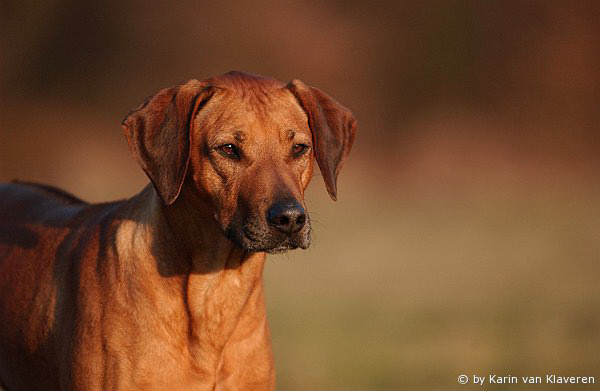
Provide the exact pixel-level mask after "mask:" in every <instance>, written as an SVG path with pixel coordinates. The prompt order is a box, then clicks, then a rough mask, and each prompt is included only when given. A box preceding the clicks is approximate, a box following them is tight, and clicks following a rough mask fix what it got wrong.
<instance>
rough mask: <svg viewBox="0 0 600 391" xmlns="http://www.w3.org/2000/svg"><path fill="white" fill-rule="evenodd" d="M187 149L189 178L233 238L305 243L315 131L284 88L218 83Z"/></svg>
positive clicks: (259, 243) (267, 244)
mask: <svg viewBox="0 0 600 391" xmlns="http://www.w3.org/2000/svg"><path fill="white" fill-rule="evenodd" d="M259 87H260V88H259ZM191 150H192V152H191V154H190V166H189V168H188V170H189V171H190V175H191V176H192V178H193V184H194V186H195V187H196V190H197V191H198V192H199V193H201V194H206V195H207V196H208V198H210V200H211V203H212V206H213V208H214V214H215V218H216V219H217V221H218V222H219V225H220V226H221V227H222V229H223V232H224V233H225V234H226V235H227V236H228V237H229V238H230V239H231V240H233V241H234V242H236V243H237V244H238V245H240V246H241V247H243V248H244V249H246V250H248V251H268V252H281V251H285V250H288V249H293V248H297V247H301V248H307V247H308V245H309V243H310V223H309V219H308V215H307V213H306V208H305V205H304V201H303V199H304V189H305V188H306V186H307V185H308V182H309V180H310V178H311V175H312V166H313V163H312V162H313V159H312V156H313V153H312V138H311V132H310V129H309V127H308V121H307V116H306V113H305V112H304V111H303V110H302V108H301V106H300V105H299V104H298V103H297V101H296V99H295V98H294V96H293V95H292V93H291V92H290V91H289V90H287V89H286V88H282V87H280V86H278V85H271V84H269V83H261V84H259V86H255V87H254V88H243V86H240V85H236V84H234V83H230V84H227V85H226V86H224V87H217V88H216V91H215V92H214V94H213V96H212V98H211V99H210V100H209V101H208V102H207V103H206V105H205V106H204V107H203V108H202V110H200V111H199V112H198V114H197V116H196V118H195V120H194V122H193V124H192V145H191Z"/></svg>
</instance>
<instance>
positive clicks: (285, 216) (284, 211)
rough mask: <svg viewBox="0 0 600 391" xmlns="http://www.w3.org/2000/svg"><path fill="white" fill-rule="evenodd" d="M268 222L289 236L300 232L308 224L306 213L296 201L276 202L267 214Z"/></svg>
mask: <svg viewBox="0 0 600 391" xmlns="http://www.w3.org/2000/svg"><path fill="white" fill-rule="evenodd" d="M267 221H268V222H269V224H271V225H272V226H273V227H275V228H277V229H278V230H280V231H283V232H285V233H288V234H292V233H295V232H298V231H300V229H302V227H304V223H306V212H305V211H304V208H303V207H302V205H300V204H299V203H298V201H296V200H287V201H282V202H276V203H274V204H273V205H271V207H270V208H269V211H268V212H267Z"/></svg>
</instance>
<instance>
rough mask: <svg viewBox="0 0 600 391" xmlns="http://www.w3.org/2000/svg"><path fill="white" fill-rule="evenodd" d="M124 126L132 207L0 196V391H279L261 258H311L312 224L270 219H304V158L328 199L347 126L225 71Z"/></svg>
mask: <svg viewBox="0 0 600 391" xmlns="http://www.w3.org/2000/svg"><path fill="white" fill-rule="evenodd" d="M123 125H124V129H125V134H126V136H127V140H128V142H129V145H130V147H131V150H132V153H133V155H134V157H135V159H136V160H137V161H138V163H139V164H140V166H141V167H142V169H143V170H144V171H145V172H146V174H147V175H148V177H149V178H150V180H151V181H152V184H151V185H148V186H147V187H146V188H145V189H144V190H143V191H142V192H140V193H139V194H137V195H136V196H134V197H132V198H130V199H127V200H124V201H119V202H112V203H105V204H87V203H85V202H83V201H81V200H79V199H77V198H75V197H73V196H71V195H69V194H68V193H65V192H64V191H62V190H59V189H54V188H52V187H49V186H42V185H35V184H26V183H13V184H6V185H0V319H2V321H0V382H1V384H3V385H4V387H6V388H7V389H8V390H11V391H16V390H91V389H104V390H167V389H168V390H271V389H274V387H275V375H274V364H273V354H272V352H271V346H270V339H269V329H268V325H267V320H266V312H265V303H264V287H263V280H262V271H263V267H264V262H265V252H281V251H287V250H290V249H293V248H297V247H302V248H306V247H308V244H309V242H310V225H309V222H308V218H307V216H306V222H305V221H304V218H302V219H300V218H297V219H296V220H294V224H295V225H294V224H291V223H290V224H291V225H285V224H286V223H288V221H287V220H285V219H284V220H276V219H274V218H273V217H272V215H274V214H276V213H278V212H277V211H279V210H280V209H281V208H284V209H285V208H288V209H285V213H288V212H289V210H292V209H293V211H295V212H294V213H301V216H304V207H305V205H304V201H303V198H304V190H305V189H306V186H307V185H308V182H309V181H310V178H311V176H312V171H313V156H314V157H315V158H316V161H317V162H318V164H319V166H320V168H321V171H322V172H323V178H324V180H325V182H326V185H327V189H328V191H329V192H330V194H331V196H332V198H335V196H336V185H335V181H336V177H337V174H338V172H339V169H340V167H341V164H342V162H343V160H344V159H345V157H346V156H347V154H348V153H349V151H350V147H351V145H352V140H353V137H354V132H355V120H354V118H353V117H352V114H351V113H350V112H349V111H348V110H347V109H345V108H344V107H343V106H341V105H340V104H339V103H337V102H335V101H334V100H333V99H331V98H330V97H328V96H327V95H325V94H323V93H322V92H321V91H319V90H317V89H314V88H312V87H307V86H306V85H304V84H303V83H302V82H300V81H294V82H292V83H290V84H289V85H287V86H286V85H283V84H281V83H280V82H278V81H276V80H273V79H267V78H262V77H258V76H254V75H248V74H244V73H240V72H232V73H229V74H226V75H223V76H219V77H215V78H212V79H208V80H205V81H202V82H200V81H196V80H192V81H190V82H188V83H185V84H182V85H180V86H177V87H172V88H168V89H164V90H161V91H160V92H158V93H157V94H156V95H154V96H153V97H151V98H150V99H148V100H147V101H146V102H145V103H144V104H143V105H141V106H140V107H139V108H138V109H136V110H134V111H132V112H131V113H130V114H129V115H128V117H127V118H126V119H125V121H124V122H123ZM229 145H232V146H234V147H235V148H234V149H233V150H234V151H235V152H236V155H235V156H234V155H231V154H229V152H230V151H231V149H230V148H229ZM303 146H306V147H307V148H306V149H303ZM300 150H302V151H301V152H302V153H300V152H298V153H296V152H295V151H300ZM282 205H283V206H282ZM290 205H291V206H290ZM278 208H279V209H278ZM290 213H291V212H290ZM286 216H287V215H286ZM290 216H291V215H290ZM294 216H296V215H294ZM275 217H278V216H275ZM294 218H296V217H294Z"/></svg>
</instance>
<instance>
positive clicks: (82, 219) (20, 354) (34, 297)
mask: <svg viewBox="0 0 600 391" xmlns="http://www.w3.org/2000/svg"><path fill="white" fill-rule="evenodd" d="M111 209H114V208H107V205H106V204H105V205H91V204H88V203H86V202H84V201H82V200H80V199H79V198H77V197H75V196H73V195H71V194H69V193H67V192H65V191H63V190H60V189H57V188H54V187H51V186H46V185H39V184H33V183H10V184H0V319H2V321H1V322H0V379H2V380H0V384H1V382H2V381H4V382H5V383H7V384H6V385H5V386H6V387H8V389H12V388H15V389H57V388H59V387H58V385H57V384H56V380H57V379H56V374H57V373H58V372H59V371H60V369H59V368H56V367H53V365H55V364H56V363H53V361H52V360H50V359H48V357H49V356H56V355H58V356H60V355H61V351H64V349H69V347H68V346H66V345H65V344H63V345H65V346H59V344H57V343H56V342H57V341H59V340H62V341H69V340H70V337H69V336H68V335H63V334H65V333H67V334H68V333H69V331H68V327H66V328H65V327H64V326H66V325H70V324H72V323H71V322H69V320H68V319H65V318H64V316H65V314H69V313H72V312H73V311H72V310H68V308H72V307H73V303H72V302H71V301H70V300H68V299H67V298H68V297H73V295H72V294H71V293H67V291H70V290H72V289H76V277H74V276H76V274H77V273H76V272H71V273H64V272H63V271H64V270H66V269H69V270H70V269H72V270H73V271H75V270H76V269H79V268H80V266H79V265H77V264H76V262H74V261H75V258H74V256H73V254H74V251H75V250H76V249H77V247H78V246H79V245H81V244H82V243H84V242H85V241H86V240H87V237H88V236H89V235H87V233H86V232H87V231H90V230H91V229H93V228H91V227H93V224H90V222H93V221H94V220H97V219H99V218H101V216H103V215H106V212H107V211H109V210H111ZM65 276H73V277H69V278H68V279H65ZM71 278H72V279H71ZM58 325H60V326H61V327H57V326H58ZM31 366H33V367H35V368H37V369H38V373H36V375H35V376H24V374H27V373H29V368H31ZM16 374H21V375H20V376H15V375H16ZM5 379H6V380H5ZM15 379H21V381H25V383H11V381H12V382H14V381H15Z"/></svg>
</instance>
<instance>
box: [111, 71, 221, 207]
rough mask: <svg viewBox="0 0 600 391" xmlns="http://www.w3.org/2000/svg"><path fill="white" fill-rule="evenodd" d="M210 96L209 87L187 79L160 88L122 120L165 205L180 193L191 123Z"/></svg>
mask: <svg viewBox="0 0 600 391" xmlns="http://www.w3.org/2000/svg"><path fill="white" fill-rule="evenodd" d="M211 96H212V89H211V88H210V87H207V86H205V85H203V84H202V83H200V82H199V81H197V80H190V81H189V82H187V83H185V84H182V85H179V86H176V87H171V88H165V89H163V90H161V91H159V92H158V93H157V94H156V95H154V96H152V97H150V98H149V99H147V100H146V102H144V103H143V104H142V105H141V106H140V107H139V108H137V109H136V110H133V111H132V112H130V113H129V115H128V116H127V118H125V120H124V121H123V129H124V130H125V136H126V137H127V142H128V143H129V148H130V149H131V152H132V153H133V156H134V157H135V159H136V160H137V162H138V163H139V165H140V166H141V167H142V169H143V170H144V172H145V173H146V175H148V178H150V180H151V181H152V183H153V184H154V188H155V189H156V191H157V192H158V194H159V195H160V197H161V199H162V200H163V202H164V203H165V204H166V205H170V204H172V203H173V202H174V201H175V200H176V199H177V197H178V196H179V192H180V191H181V186H182V185H183V181H184V179H185V174H186V171H187V166H188V161H189V157H190V126H192V122H193V119H194V117H195V116H196V112H197V111H198V110H199V108H200V107H201V106H202V105H203V104H204V103H205V102H206V101H207V100H208V99H209V98H210V97H211Z"/></svg>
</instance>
